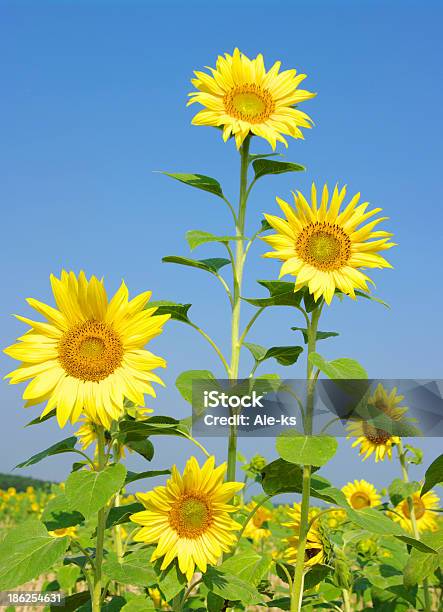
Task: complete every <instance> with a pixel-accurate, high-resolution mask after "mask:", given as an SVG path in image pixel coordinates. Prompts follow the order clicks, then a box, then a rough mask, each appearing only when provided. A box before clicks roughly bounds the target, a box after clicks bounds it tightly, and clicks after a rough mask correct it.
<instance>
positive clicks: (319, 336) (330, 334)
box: [291, 327, 339, 344]
mask: <svg viewBox="0 0 443 612" xmlns="http://www.w3.org/2000/svg"><path fill="white" fill-rule="evenodd" d="M291 329H292V330H293V331H301V333H302V334H303V340H304V341H305V344H307V343H308V330H307V328H306V327H291ZM338 335H339V334H338V333H337V332H333V331H327V332H323V331H318V332H317V335H316V340H326V338H334V337H335V336H338Z"/></svg>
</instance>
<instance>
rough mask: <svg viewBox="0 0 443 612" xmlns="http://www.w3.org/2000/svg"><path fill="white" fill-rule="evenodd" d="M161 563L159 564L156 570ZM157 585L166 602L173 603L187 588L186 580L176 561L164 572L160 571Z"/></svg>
mask: <svg viewBox="0 0 443 612" xmlns="http://www.w3.org/2000/svg"><path fill="white" fill-rule="evenodd" d="M160 565H161V563H160V562H157V564H156V569H158V568H159V567H160ZM157 584H158V588H159V589H160V591H161V592H162V593H163V596H164V598H165V600H166V601H171V600H172V599H173V598H174V597H175V596H176V595H177V594H178V593H180V591H182V590H183V589H184V588H185V586H186V578H185V576H183V574H182V573H181V572H180V571H179V569H178V566H177V562H176V561H174V562H173V563H171V565H169V567H167V568H166V569H165V570H163V571H161V572H160V571H158V577H157Z"/></svg>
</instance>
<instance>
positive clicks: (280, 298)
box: [242, 280, 303, 308]
mask: <svg viewBox="0 0 443 612" xmlns="http://www.w3.org/2000/svg"><path fill="white" fill-rule="evenodd" d="M258 282H259V283H260V285H262V286H263V287H265V288H266V289H267V290H268V291H269V297H267V298H242V299H243V300H244V301H245V302H248V304H251V305H252V306H256V307H257V308H266V307H268V306H294V307H299V306H300V303H301V301H302V299H303V291H295V292H294V283H288V282H285V281H265V280H263V281H258Z"/></svg>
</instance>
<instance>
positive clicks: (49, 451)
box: [14, 436, 78, 469]
mask: <svg viewBox="0 0 443 612" xmlns="http://www.w3.org/2000/svg"><path fill="white" fill-rule="evenodd" d="M76 444H77V438H76V436H70V437H69V438H65V439H64V440H60V442H57V443H56V444H53V445H52V446H50V447H49V448H46V449H45V450H43V451H40V452H39V453H37V454H35V455H32V457H29V459H27V460H26V461H23V463H19V464H18V465H16V466H15V468H14V469H16V468H25V467H28V466H30V465H34V464H35V463H39V462H40V461H42V460H43V459H46V457H50V456H51V455H60V454H61V453H77V452H78V451H77V450H76V449H75V448H74V446H75V445H76Z"/></svg>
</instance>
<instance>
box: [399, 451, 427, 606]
mask: <svg viewBox="0 0 443 612" xmlns="http://www.w3.org/2000/svg"><path fill="white" fill-rule="evenodd" d="M397 450H398V458H399V460H400V466H401V472H402V476H403V481H404V482H409V472H408V464H407V461H406V451H405V450H404V448H403V443H402V441H401V440H400V442H399V443H398V445H397ZM406 501H407V503H408V509H409V516H410V517H411V525H412V532H413V534H414V538H415V539H416V540H419V539H420V532H419V530H418V525H417V518H416V516H415V508H414V500H413V498H412V497H411V496H410V495H409V496H408V497H407V498H406ZM423 594H424V598H425V605H424V612H431V610H432V604H431V594H430V592H429V583H428V579H427V578H424V579H423Z"/></svg>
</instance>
